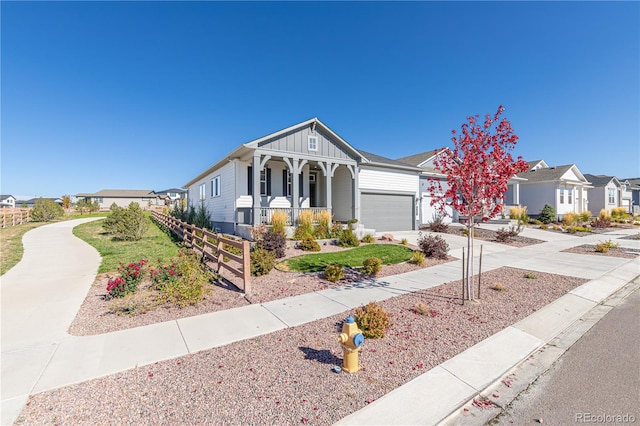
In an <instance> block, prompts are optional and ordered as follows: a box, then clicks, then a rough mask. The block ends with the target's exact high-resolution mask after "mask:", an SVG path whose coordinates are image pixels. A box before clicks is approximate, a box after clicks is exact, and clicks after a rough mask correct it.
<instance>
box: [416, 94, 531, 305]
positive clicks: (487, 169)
mask: <svg viewBox="0 0 640 426" xmlns="http://www.w3.org/2000/svg"><path fill="white" fill-rule="evenodd" d="M503 111H504V107H503V106H502V105H500V107H498V111H497V112H496V113H495V115H494V116H493V117H492V116H491V115H490V114H487V115H486V116H485V120H484V123H482V124H481V123H480V122H479V120H478V119H479V116H478V115H476V116H472V117H467V123H464V124H462V131H461V134H460V135H458V133H457V131H456V130H453V131H452V133H453V137H452V138H451V140H452V141H453V144H454V149H453V150H449V149H446V148H443V149H442V150H441V151H440V153H439V155H438V156H437V157H436V158H435V160H434V166H435V167H436V169H438V170H439V171H440V172H441V173H442V174H444V175H446V176H447V186H446V188H443V186H442V184H441V181H440V180H438V179H435V178H430V179H429V181H430V182H429V191H430V192H431V197H432V200H431V205H432V206H436V207H437V208H438V209H439V211H440V212H441V213H442V214H444V215H446V214H447V212H446V209H445V207H446V206H450V207H452V208H454V209H455V210H457V211H458V212H459V213H460V214H461V215H464V216H466V217H467V220H466V222H465V223H466V228H467V253H468V256H467V259H466V265H465V270H466V276H465V287H466V289H467V297H468V299H469V300H473V298H474V297H473V289H472V285H471V277H472V276H473V234H474V227H475V226H476V218H480V220H481V221H487V220H489V219H491V218H493V217H495V216H496V215H497V214H498V213H500V212H501V211H502V207H503V201H504V198H505V194H506V192H507V182H508V180H509V179H511V178H512V177H513V176H514V175H515V174H516V173H519V172H524V171H526V170H527V163H526V162H525V161H524V160H522V157H518V160H517V161H515V160H514V159H513V157H512V156H511V154H510V151H512V150H513V148H515V145H516V143H517V141H518V136H517V135H516V134H515V133H514V132H513V129H512V127H511V123H510V122H509V121H508V120H507V119H506V118H500V116H501V115H502V113H503Z"/></svg>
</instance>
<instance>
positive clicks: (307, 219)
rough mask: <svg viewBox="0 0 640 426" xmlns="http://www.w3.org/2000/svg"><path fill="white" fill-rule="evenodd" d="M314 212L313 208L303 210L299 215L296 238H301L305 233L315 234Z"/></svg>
mask: <svg viewBox="0 0 640 426" xmlns="http://www.w3.org/2000/svg"><path fill="white" fill-rule="evenodd" d="M313 218H314V214H313V211H312V210H302V211H301V212H300V214H299V215H298V226H297V227H296V230H295V233H294V236H293V237H294V238H295V239H296V240H301V239H303V238H304V236H305V235H311V236H313V235H315V231H314V229H313Z"/></svg>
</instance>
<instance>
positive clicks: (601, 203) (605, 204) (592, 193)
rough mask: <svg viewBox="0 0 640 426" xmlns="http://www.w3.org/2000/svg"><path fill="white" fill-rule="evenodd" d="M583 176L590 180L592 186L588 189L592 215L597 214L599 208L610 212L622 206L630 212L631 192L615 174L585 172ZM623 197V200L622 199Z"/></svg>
mask: <svg viewBox="0 0 640 426" xmlns="http://www.w3.org/2000/svg"><path fill="white" fill-rule="evenodd" d="M584 177H585V178H586V179H587V180H588V181H589V182H591V185H592V186H593V188H590V189H589V207H590V210H591V213H592V214H593V215H598V213H599V212H600V211H601V210H606V211H608V212H609V213H611V209H613V208H615V207H624V208H625V209H626V211H627V212H630V211H631V210H630V204H631V199H630V198H631V192H630V191H627V189H626V184H625V185H624V190H623V184H622V182H620V181H619V180H618V178H616V177H615V176H605V175H592V174H588V173H585V175H584ZM623 198H624V201H623Z"/></svg>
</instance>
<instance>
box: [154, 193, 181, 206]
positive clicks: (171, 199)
mask: <svg viewBox="0 0 640 426" xmlns="http://www.w3.org/2000/svg"><path fill="white" fill-rule="evenodd" d="M155 193H156V195H157V196H158V197H160V198H161V199H162V200H164V204H165V205H166V206H169V207H173V206H174V205H175V203H176V202H177V201H179V200H185V203H186V199H187V190H186V189H183V188H171V189H165V190H162V191H155ZM185 207H186V204H185Z"/></svg>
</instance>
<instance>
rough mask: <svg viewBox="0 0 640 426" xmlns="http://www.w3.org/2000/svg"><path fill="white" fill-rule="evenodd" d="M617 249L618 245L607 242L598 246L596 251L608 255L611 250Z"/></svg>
mask: <svg viewBox="0 0 640 426" xmlns="http://www.w3.org/2000/svg"><path fill="white" fill-rule="evenodd" d="M617 247H618V244H617V243H614V242H613V241H611V240H607V241H604V242H601V243H599V244H596V247H595V251H596V252H598V253H607V252H609V250H610V249H612V248H617Z"/></svg>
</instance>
